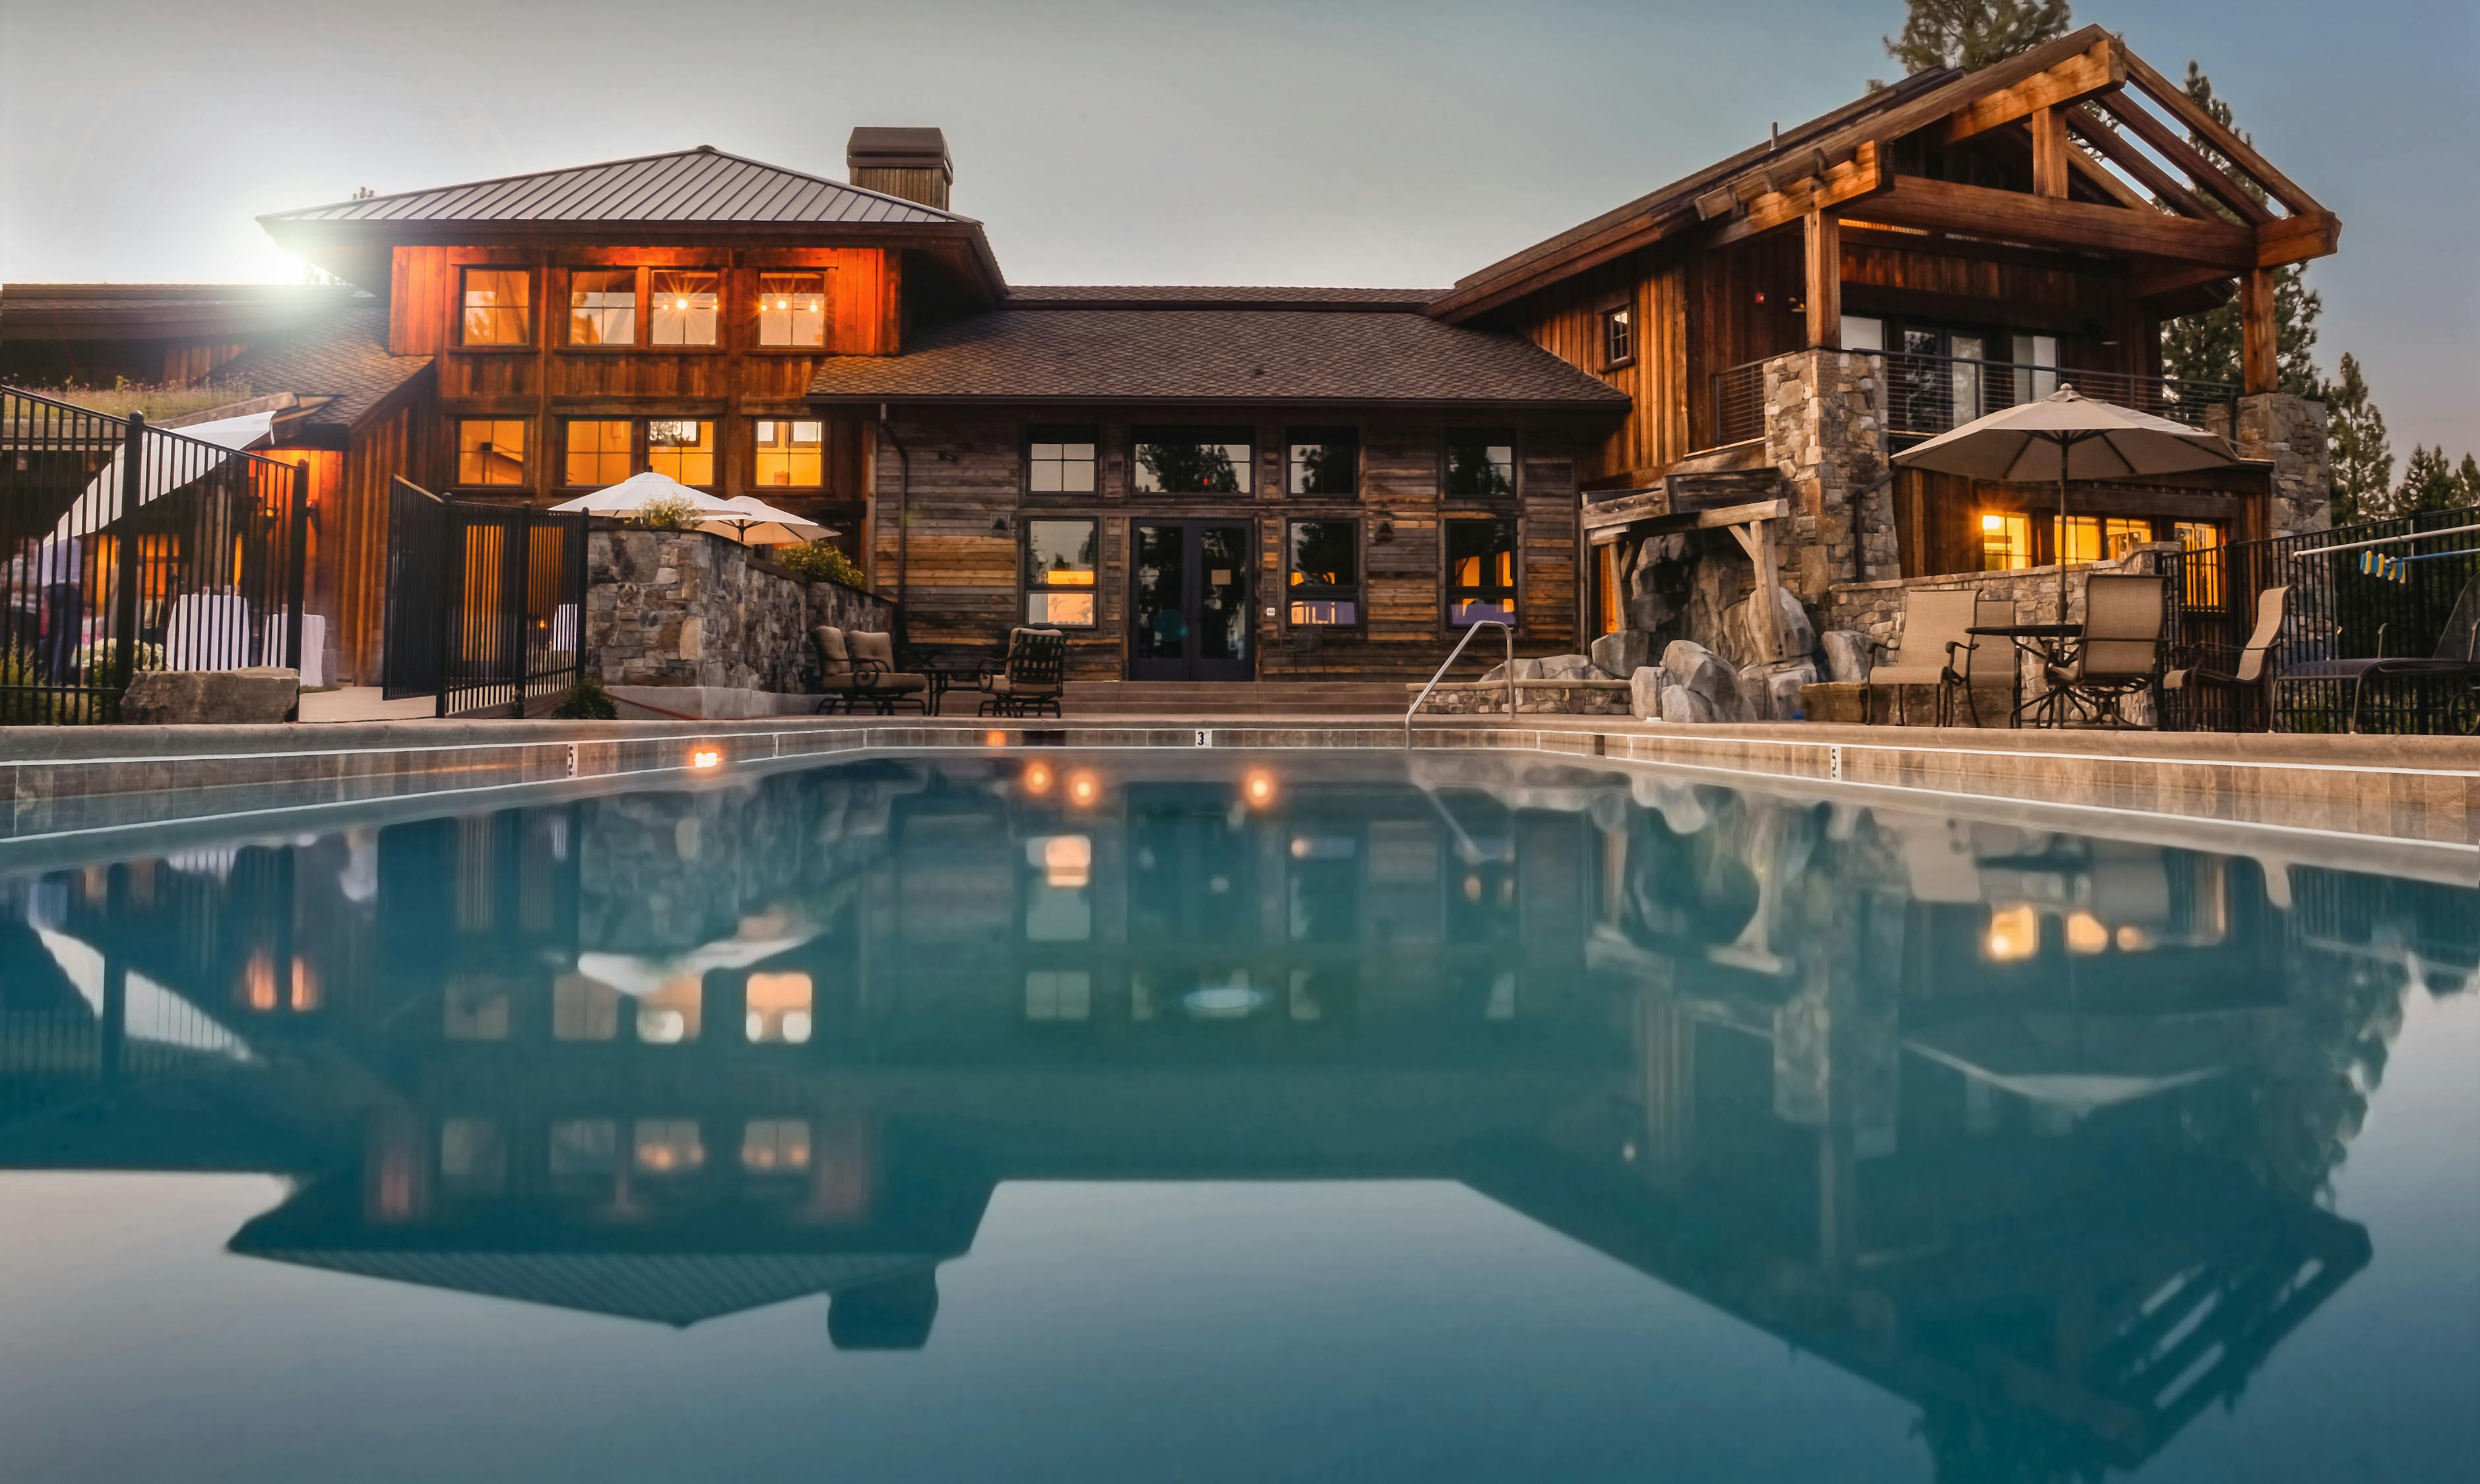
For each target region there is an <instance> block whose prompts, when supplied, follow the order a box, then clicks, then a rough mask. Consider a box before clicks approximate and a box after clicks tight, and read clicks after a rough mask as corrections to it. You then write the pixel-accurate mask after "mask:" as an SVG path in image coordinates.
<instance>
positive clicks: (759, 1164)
mask: <svg viewBox="0 0 2480 1484" xmlns="http://www.w3.org/2000/svg"><path fill="white" fill-rule="evenodd" d="M740 1167H741V1168H742V1169H745V1170H747V1171H749V1172H750V1173H751V1174H753V1175H763V1174H771V1173H774V1172H776V1171H779V1170H798V1169H807V1168H809V1167H810V1122H809V1120H808V1119H806V1118H752V1119H750V1120H749V1122H748V1123H747V1124H746V1125H745V1126H744V1127H743V1128H742V1129H741V1131H740Z"/></svg>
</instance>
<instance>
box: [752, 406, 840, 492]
mask: <svg viewBox="0 0 2480 1484" xmlns="http://www.w3.org/2000/svg"><path fill="white" fill-rule="evenodd" d="M753 429H754V434H755V436H754V438H753V439H752V441H753V442H754V443H756V445H757V446H758V467H757V470H756V473H757V478H758V482H759V483H760V484H780V485H804V486H807V485H818V484H824V483H826V482H827V458H826V445H827V425H826V424H825V423H824V422H814V421H811V420H809V419H805V418H760V419H759V420H758V421H757V422H755V423H754V424H753Z"/></svg>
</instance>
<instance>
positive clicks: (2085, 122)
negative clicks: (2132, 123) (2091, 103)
mask: <svg viewBox="0 0 2480 1484" xmlns="http://www.w3.org/2000/svg"><path fill="white" fill-rule="evenodd" d="M2067 127H2068V128H2070V129H2073V130H2074V131H2075V132H2076V137H2077V138H2078V139H2080V140H2082V141H2084V142H2085V143H2087V144H2090V145H2091V146H2092V147H2093V148H2095V149H2098V150H2100V151H2101V154H2102V158H2103V159H2105V160H2107V161H2108V162H2109V163H2110V164H2112V165H2114V166H2118V167H2119V168H2120V169H2122V170H2125V171H2126V172H2127V173H2128V174H2130V175H2132V176H2134V177H2135V178H2136V179H2137V180H2138V181H2140V182H2142V183H2143V186H2144V189H2145V190H2147V191H2150V192H2153V193H2154V194H2155V195H2156V196H2157V197H2159V198H2160V199H2162V200H2164V201H2167V202H2169V203H2170V206H2171V209H2172V210H2174V211H2177V212H2178V213H2179V214H2181V215H2182V216H2186V217H2197V218H2198V219H2200V220H2206V221H2209V220H2213V219H2214V218H2215V213H2214V211H2213V209H2212V208H2211V207H2209V206H2207V205H2206V204H2205V198H2204V197H2203V196H2200V195H2198V194H2196V193H2195V192H2192V191H2190V190H2188V189H2187V188H2186V187H2185V186H2184V185H2182V184H2181V183H2180V182H2179V180H2178V179H2177V178H2176V177H2174V176H2173V175H2171V173H2170V172H2169V171H2168V170H2165V169H2163V168H2162V167H2161V166H2157V165H2156V164H2154V163H2153V157H2152V156H2151V155H2148V154H2146V153H2145V152H2144V151H2143V150H2140V149H2138V148H2136V147H2135V146H2134V145H2133V144H2131V143H2130V142H2128V140H2127V137H2126V136H2124V135H2122V134H2120V133H2119V132H2118V131H2117V130H2116V129H2113V128H2111V127H2110V126H2109V125H2108V124H2106V123H2104V122H2103V121H2102V119H2101V117H2100V115H2097V114H2095V113H2093V112H2092V111H2091V110H2090V109H2089V108H2078V109H2069V110H2068V111H2067Z"/></svg>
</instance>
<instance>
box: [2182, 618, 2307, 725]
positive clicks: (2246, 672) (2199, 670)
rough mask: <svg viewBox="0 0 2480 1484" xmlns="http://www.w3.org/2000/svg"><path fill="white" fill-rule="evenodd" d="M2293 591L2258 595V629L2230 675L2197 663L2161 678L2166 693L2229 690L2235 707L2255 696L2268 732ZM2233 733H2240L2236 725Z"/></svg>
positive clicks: (2191, 693) (2187, 693)
mask: <svg viewBox="0 0 2480 1484" xmlns="http://www.w3.org/2000/svg"><path fill="white" fill-rule="evenodd" d="M2289 606H2290V589H2289V588H2286V587H2268V588H2266V589H2265V590H2264V591H2263V592H2261V593H2259V594H2257V598H2256V628H2255V630H2254V631H2253V632H2251V633H2250V634H2249V635H2248V640H2247V644H2246V645H2245V646H2244V647H2243V648H2241V649H2240V651H2239V657H2238V663H2236V664H2235V665H2234V666H2232V667H2231V668H2230V669H2229V670H2227V671H2222V670H2216V669H2214V668H2213V667H2212V666H2211V665H2210V664H2208V663H2206V662H2205V661H2203V660H2201V659H2200V660H2197V661H2195V662H2193V663H2191V664H2188V665H2186V666H2184V667H2183V668H2181V669H2178V670H2173V671H2171V672H2170V673H2169V674H2167V675H2165V676H2163V677H2162V678H2161V688H2162V690H2164V691H2167V692H2176V693H2180V694H2184V695H2193V694H2195V693H2196V692H2199V691H2202V690H2206V689H2209V688H2210V689H2217V690H2227V691H2230V692H2231V693H2232V700H2233V701H2234V703H2236V702H2238V701H2241V700H2244V699H2245V698H2247V697H2249V696H2251V695H2253V696H2254V697H2255V698H2256V699H2257V701H2258V702H2259V704H2261V705H2262V706H2263V707H2264V718H2265V729H2267V730H2271V729H2272V727H2273V696H2274V687H2275V685H2276V684H2277V683H2278V680H2279V678H2278V676H2277V675H2276V670H2277V665H2276V656H2275V650H2276V648H2277V647H2278V646H2279V645H2280V644H2281V643H2282V626H2283V621H2284V620H2285V619H2286V617H2287V616H2288V612H2289ZM2232 729H2233V730H2238V729H2241V728H2240V726H2239V725H2238V724H2234V726H2233V728H2232Z"/></svg>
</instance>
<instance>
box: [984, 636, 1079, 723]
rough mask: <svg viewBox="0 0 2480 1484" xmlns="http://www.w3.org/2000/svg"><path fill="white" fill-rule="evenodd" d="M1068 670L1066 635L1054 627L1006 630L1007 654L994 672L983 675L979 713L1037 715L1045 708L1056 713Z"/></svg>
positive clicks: (1051, 712) (1053, 713) (1054, 714)
mask: <svg viewBox="0 0 2480 1484" xmlns="http://www.w3.org/2000/svg"><path fill="white" fill-rule="evenodd" d="M1067 670H1068V635H1067V634H1065V633H1063V632H1061V631H1060V630H1059V629H1056V628H1023V627H1018V628H1011V629H1009V630H1008V645H1007V653H1006V654H1005V655H1004V656H1003V657H1002V658H1001V659H1000V661H999V667H998V670H997V672H996V673H995V674H992V675H986V676H984V677H983V678H982V691H983V693H984V698H985V699H984V700H983V702H982V710H981V714H982V715H984V716H1038V715H1041V714H1042V713H1043V712H1045V711H1047V712H1049V713H1050V714H1051V715H1052V716H1057V715H1058V714H1059V696H1060V692H1061V691H1062V690H1063V689H1064V688H1065V687H1066V684H1067Z"/></svg>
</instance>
